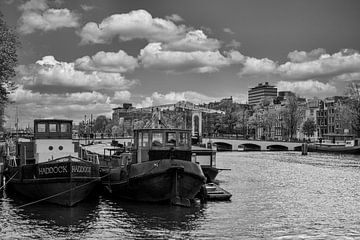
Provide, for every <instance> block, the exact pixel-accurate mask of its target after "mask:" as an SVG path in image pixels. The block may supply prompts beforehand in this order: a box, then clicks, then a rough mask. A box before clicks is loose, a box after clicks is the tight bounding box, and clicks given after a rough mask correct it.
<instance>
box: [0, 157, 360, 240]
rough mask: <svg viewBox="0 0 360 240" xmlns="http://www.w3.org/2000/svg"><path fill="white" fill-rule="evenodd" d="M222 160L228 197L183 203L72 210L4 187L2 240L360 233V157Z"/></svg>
mask: <svg viewBox="0 0 360 240" xmlns="http://www.w3.org/2000/svg"><path fill="white" fill-rule="evenodd" d="M217 160H218V161H217V165H218V167H219V168H231V169H232V170H231V171H224V172H223V173H222V174H221V176H220V177H219V180H220V186H221V187H223V188H225V189H226V190H228V191H230V192H231V193H232V198H231V201H230V202H208V203H206V204H200V203H198V202H197V203H196V204H195V205H192V206H191V207H190V208H182V207H178V206H169V205H160V204H152V203H142V202H135V201H123V200H119V199H117V198H112V197H108V196H106V197H105V196H104V197H100V198H99V203H98V204H97V203H96V204H94V205H91V206H89V207H88V208H87V209H86V208H85V209H83V210H80V212H77V210H78V209H77V208H78V207H82V206H86V205H84V204H87V202H82V203H79V204H78V205H76V206H75V207H74V210H75V214H71V212H68V210H71V209H69V208H64V207H59V208H57V207H58V206H55V205H54V206H53V207H54V208H55V210H54V208H53V207H51V205H47V204H45V205H44V208H41V206H42V205H41V204H36V205H32V206H28V207H25V208H19V206H20V205H21V204H23V203H26V201H19V200H16V201H13V200H12V198H9V197H7V196H6V192H5V194H4V195H5V196H4V197H3V198H0V239H30V238H31V239H240V240H243V239H244V240H248V239H360V228H359V219H360V211H359V209H360V194H359V182H360V160H359V157H358V156H355V155H331V154H320V153H309V154H308V155H307V156H302V155H301V153H300V152H270V151H269V152H221V153H218V155H217ZM15 203H16V204H15ZM33 207H34V208H35V209H34V208H33ZM38 208H40V209H38ZM61 209H63V210H61ZM62 211H64V213H63V212H62ZM53 213H54V214H53ZM55 213H56V214H55ZM73 213H74V212H73ZM42 216H44V217H42ZM60 216H62V217H64V218H67V219H62V218H61V217H60ZM71 219H72V220H74V221H71Z"/></svg>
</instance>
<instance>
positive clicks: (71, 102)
mask: <svg viewBox="0 0 360 240" xmlns="http://www.w3.org/2000/svg"><path fill="white" fill-rule="evenodd" d="M9 97H10V99H11V100H12V101H15V105H12V104H10V105H9V106H8V107H7V109H6V111H5V112H6V116H7V117H8V119H9V122H10V123H11V122H14V121H15V119H13V118H14V117H15V115H14V113H15V112H16V109H17V110H18V114H19V120H20V125H21V124H22V126H26V125H28V124H29V125H30V126H32V124H33V123H32V121H33V119H34V118H48V117H53V118H67V119H72V120H74V121H75V122H79V121H80V120H81V119H83V118H84V115H87V116H89V115H90V114H93V115H94V116H98V115H107V116H111V113H112V108H113V107H115V106H116V105H114V104H111V103H110V101H109V96H107V95H106V94H102V93H99V92H96V91H92V92H76V93H62V94H49V93H39V92H34V91H32V90H28V89H25V88H24V86H19V87H18V88H17V89H16V90H15V91H14V92H13V93H11V94H10V96H9Z"/></svg>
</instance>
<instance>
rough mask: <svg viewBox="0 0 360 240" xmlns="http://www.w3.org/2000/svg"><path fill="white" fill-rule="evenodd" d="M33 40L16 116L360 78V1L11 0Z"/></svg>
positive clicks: (317, 93) (332, 88) (3, 1)
mask: <svg viewBox="0 0 360 240" xmlns="http://www.w3.org/2000/svg"><path fill="white" fill-rule="evenodd" d="M0 10H1V12H2V13H3V15H4V19H5V21H6V22H7V24H8V25H9V26H11V27H13V28H14V29H15V31H16V33H17V34H18V36H19V39H20V41H21V48H20V49H19V51H18V55H19V56H18V61H19V64H18V66H17V68H16V72H17V75H16V77H15V79H14V81H15V82H16V83H17V85H18V88H17V89H16V91H14V92H13V93H11V95H10V99H11V100H12V101H13V103H12V104H10V105H9V106H8V108H7V110H6V117H7V120H8V121H7V126H10V127H13V126H14V122H15V119H16V118H17V117H18V119H19V125H20V126H22V127H24V126H27V125H29V124H30V125H32V121H33V119H34V118H66V119H73V120H74V121H75V122H79V121H81V120H83V119H84V118H85V115H86V117H87V118H89V116H90V115H91V114H92V115H93V116H94V117H96V116H99V115H106V116H109V117H111V114H112V109H113V108H115V107H119V106H122V104H123V103H125V102H130V103H132V104H133V105H134V106H136V107H148V106H154V105H159V104H167V103H176V102H178V101H183V100H186V101H190V102H193V103H195V104H198V103H207V102H211V101H219V100H220V99H222V98H228V97H230V96H232V97H233V99H234V101H236V102H240V103H246V102H247V92H248V90H249V88H252V87H255V86H256V85H258V83H264V82H269V84H271V85H273V86H275V87H277V88H278V91H293V92H295V93H296V94H297V95H299V96H301V97H306V98H312V97H318V98H324V97H327V96H334V95H343V94H344V91H345V88H346V86H347V85H348V84H349V83H350V82H351V81H356V80H359V79H360V53H359V50H360V31H359V26H358V25H359V22H360V14H359V12H360V1H358V0H336V1H335V0H316V1H313V0H301V1H300V0H298V1H295V0H267V1H265V0H226V1H224V0H182V1H176V0H121V1H119V0H101V1H100V0H97V1H95V0H71V1H70V0H30V1H29V0H23V1H21V0H0Z"/></svg>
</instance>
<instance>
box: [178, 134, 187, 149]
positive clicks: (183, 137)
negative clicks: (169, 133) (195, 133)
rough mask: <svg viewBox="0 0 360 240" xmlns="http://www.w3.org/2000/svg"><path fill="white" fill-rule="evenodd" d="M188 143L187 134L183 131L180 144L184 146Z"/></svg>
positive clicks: (180, 135)
mask: <svg viewBox="0 0 360 240" xmlns="http://www.w3.org/2000/svg"><path fill="white" fill-rule="evenodd" d="M186 144H187V134H186V133H184V132H181V133H180V134H179V145H181V146H184V145H186Z"/></svg>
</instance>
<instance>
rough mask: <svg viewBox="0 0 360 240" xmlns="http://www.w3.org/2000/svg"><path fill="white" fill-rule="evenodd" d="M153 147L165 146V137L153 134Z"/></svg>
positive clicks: (160, 134)
mask: <svg viewBox="0 0 360 240" xmlns="http://www.w3.org/2000/svg"><path fill="white" fill-rule="evenodd" d="M151 145H152V146H155V147H160V146H162V145H163V135H162V133H153V135H152V143H151Z"/></svg>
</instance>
